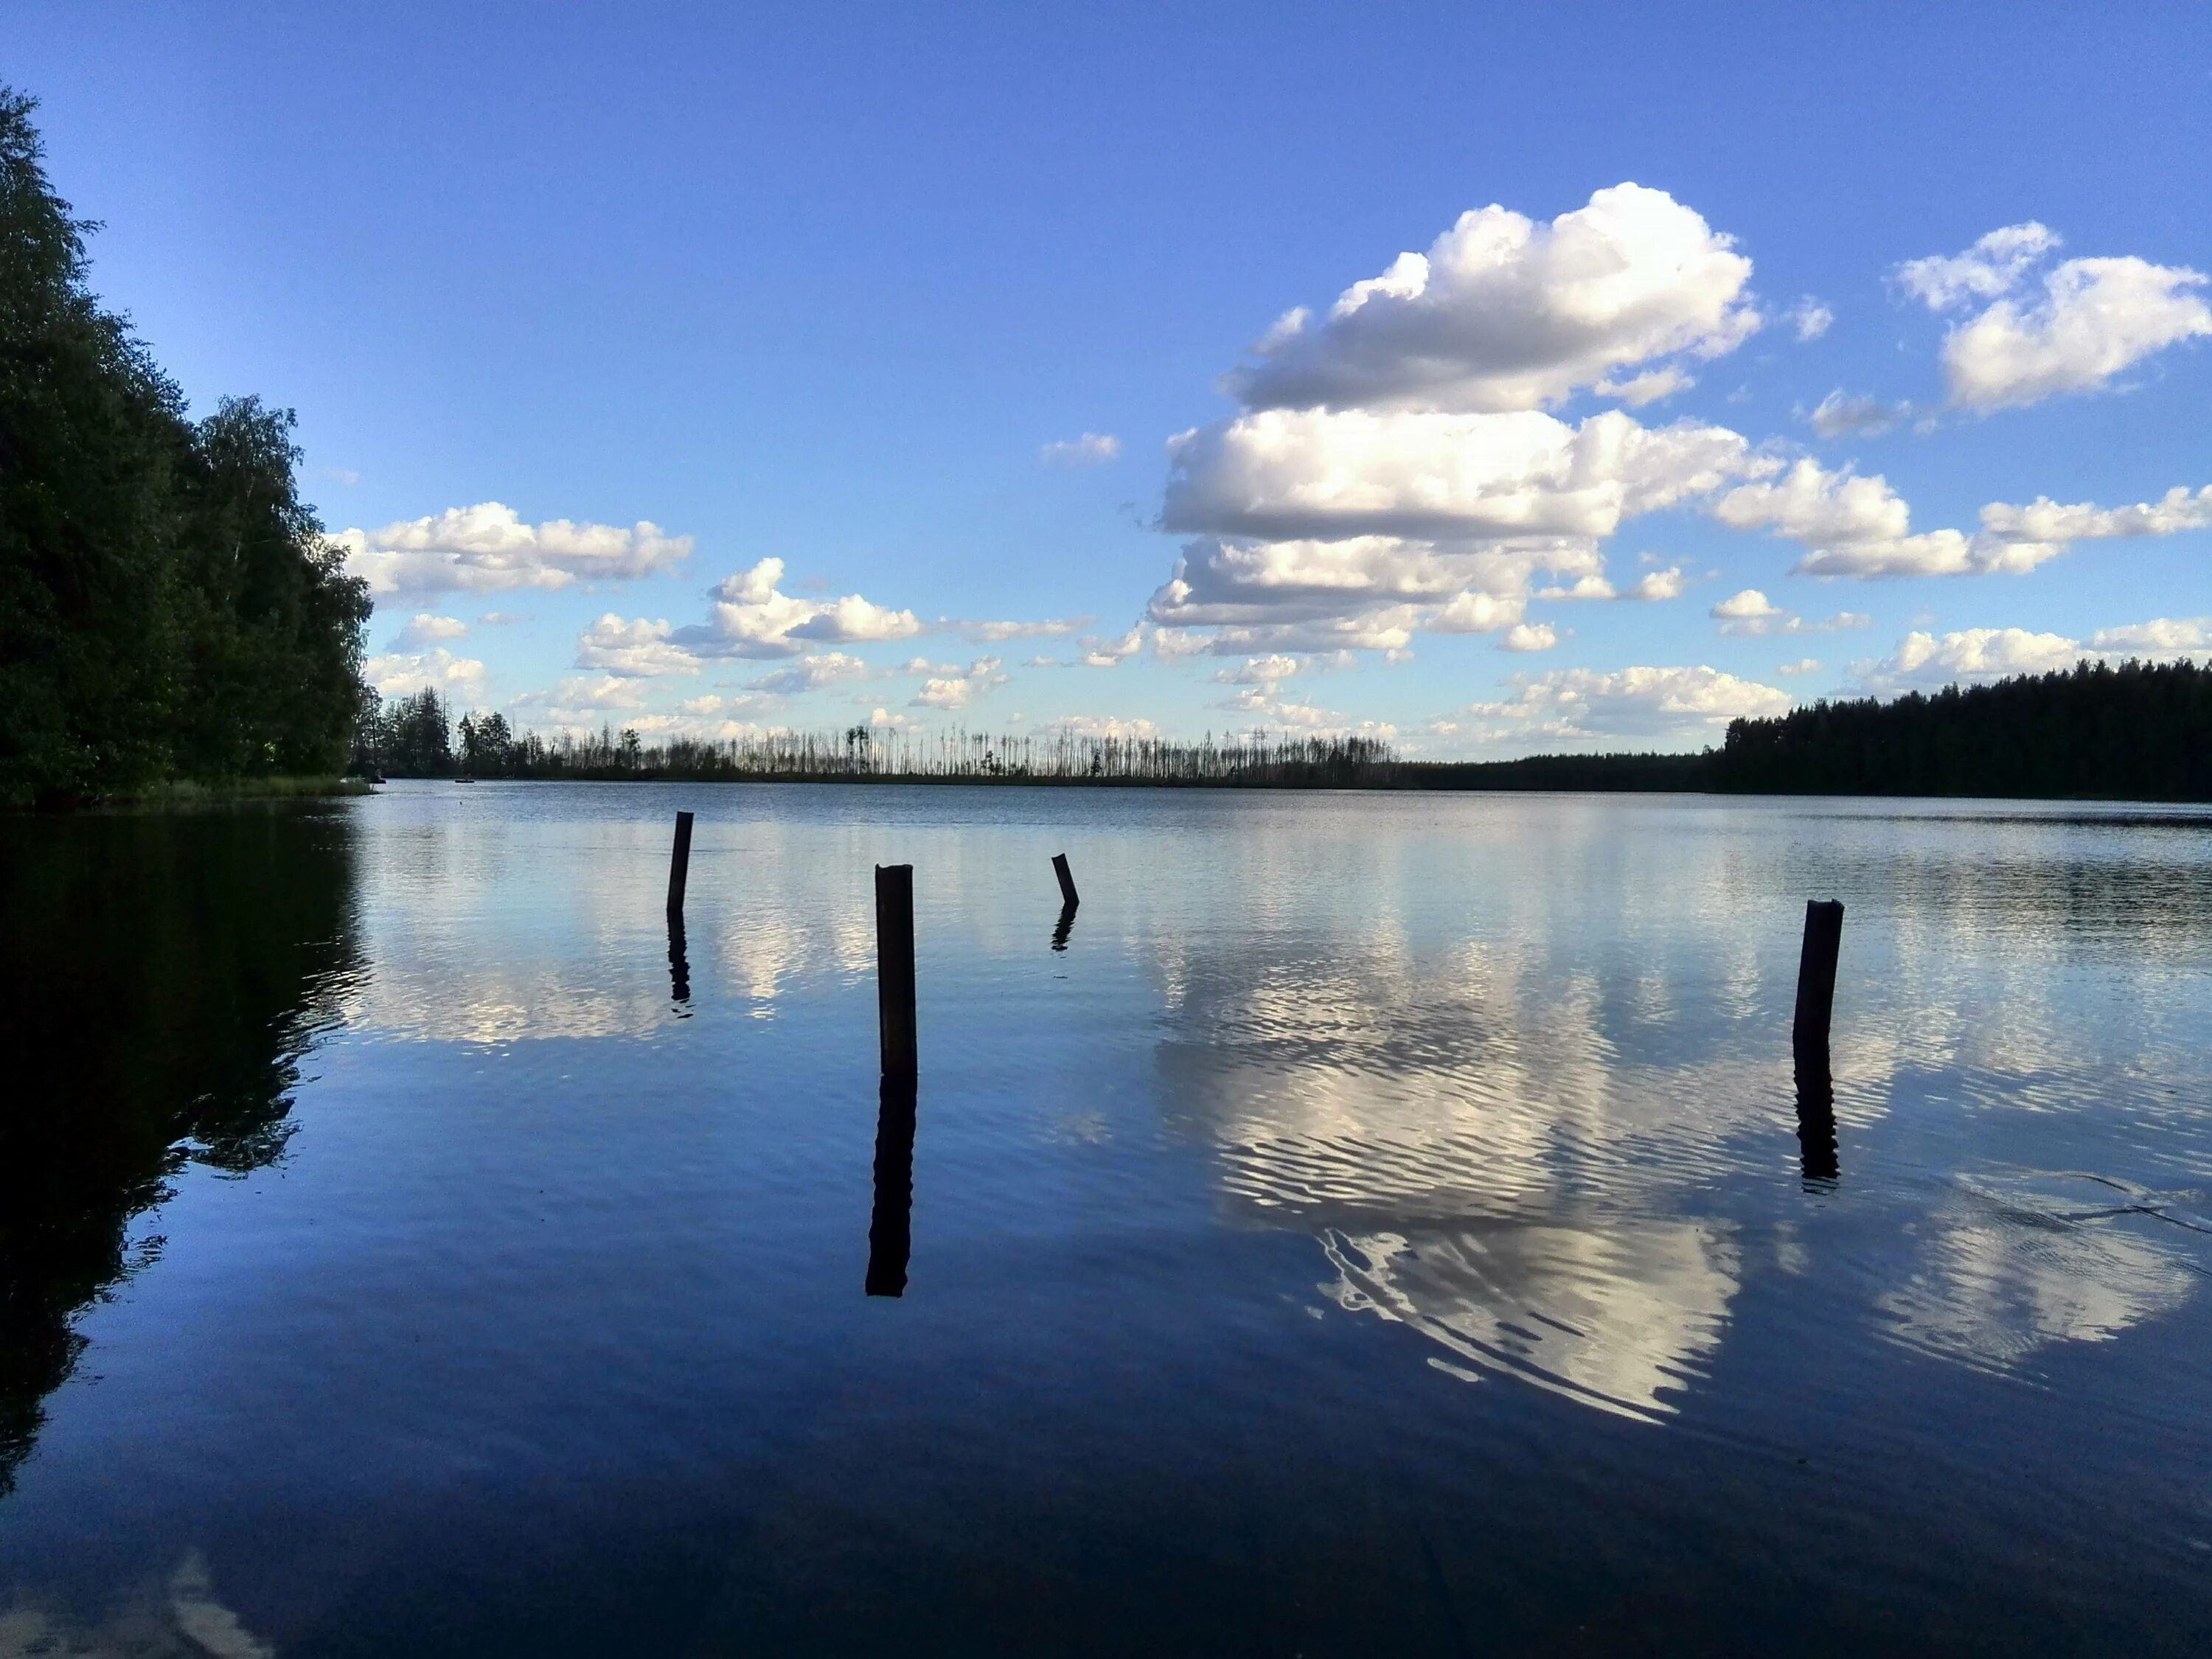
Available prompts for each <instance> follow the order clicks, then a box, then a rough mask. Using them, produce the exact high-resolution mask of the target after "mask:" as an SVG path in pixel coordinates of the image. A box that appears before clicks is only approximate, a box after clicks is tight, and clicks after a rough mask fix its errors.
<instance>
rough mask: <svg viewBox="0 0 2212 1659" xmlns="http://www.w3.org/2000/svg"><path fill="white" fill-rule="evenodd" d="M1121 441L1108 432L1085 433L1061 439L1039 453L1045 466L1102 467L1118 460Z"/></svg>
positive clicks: (1049, 444)
mask: <svg viewBox="0 0 2212 1659" xmlns="http://www.w3.org/2000/svg"><path fill="white" fill-rule="evenodd" d="M1040 457H1041V459H1042V460H1043V462H1044V464H1045V465H1047V466H1103V465H1105V464H1106V463H1107V462H1109V461H1112V460H1118V459H1120V458H1121V440H1120V439H1119V438H1117V437H1115V436H1114V435H1113V434H1112V433H1110V432H1086V433H1085V434H1084V435H1082V436H1081V437H1079V438H1063V439H1061V440H1060V441H1058V442H1056V443H1048V444H1047V445H1046V446H1045V447H1044V448H1043V449H1042V451H1041V452H1040Z"/></svg>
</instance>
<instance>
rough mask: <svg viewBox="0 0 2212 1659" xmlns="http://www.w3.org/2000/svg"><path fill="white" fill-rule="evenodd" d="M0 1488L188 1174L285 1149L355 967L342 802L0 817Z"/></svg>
mask: <svg viewBox="0 0 2212 1659" xmlns="http://www.w3.org/2000/svg"><path fill="white" fill-rule="evenodd" d="M0 850H3V851H4V856H0V976H4V978H5V980H6V982H7V983H8V984H9V986H10V987H11V991H10V994H9V996H8V997H6V998H4V999H0V1045H4V1049H5V1052H6V1053H7V1054H9V1056H10V1058H11V1062H12V1069H13V1073H14V1075H13V1077H12V1078H11V1080H10V1086H9V1090H8V1091H7V1097H6V1103H5V1104H4V1105H0V1494H4V1493H5V1492H8V1491H9V1490H10V1489H11V1488H12V1486H13V1485H14V1479H15V1470H16V1468H18V1466H20V1465H21V1462H22V1461H23V1459H24V1458H25V1456H27V1455H28V1453H29V1451H30V1449H31V1447H32V1445H33V1441H34V1440H35V1438H36V1437H37V1434H38V1431H39V1429H40V1425H41V1423H42V1422H43V1421H44V1416H45V1410H44V1407H45V1401H46V1396H47V1395H49V1394H51V1393H52V1391H53V1390H54V1389H56V1388H58V1387H59V1386H60V1384H61V1383H63V1382H64V1380H65V1379H66V1378H67V1377H68V1376H69V1375H70V1370H71V1368H72V1367H73V1366H74V1365H75V1364H76V1358H77V1356H78V1354H79V1353H80V1352H82V1349H83V1347H84V1338H83V1337H82V1335H81V1334H78V1332H77V1331H76V1329H75V1328H74V1327H75V1321H76V1317H77V1316H78V1315H79V1314H81V1313H82V1311H83V1310H85V1309H86V1308H87V1307H88V1306H89V1305H91V1304H93V1303H94V1302H95V1301H97V1300H99V1299H100V1298H101V1297H104V1296H106V1294H107V1293H108V1292H109V1291H111V1290H112V1287H113V1286H114V1285H116V1283H117V1282H118V1281H119V1280H120V1279H123V1278H125V1276H127V1275H128V1274H129V1273H131V1272H132V1271H134V1270H135V1269H136V1268H137V1267H141V1266H143V1265H144V1264H145V1262H146V1261H149V1260H150V1259H151V1258H152V1256H153V1255H154V1254H155V1251H156V1250H157V1249H158V1248H159V1245H158V1241H157V1240H151V1239H149V1240H146V1241H144V1242H143V1243H141V1244H140V1245H139V1246H137V1248H133V1247H132V1245H131V1242H130V1234H131V1221H132V1218H134V1217H136V1216H137V1215H139V1214H140V1213H142V1212H144V1211H146V1210H147V1209H149V1208H150V1207H152V1206H155V1205H157V1204H160V1203H161V1201H162V1200H164V1199H166V1198H167V1197H168V1196H169V1194H170V1192H171V1190H172V1189H171V1187H170V1185H169V1182H170V1181H171V1180H172V1178H173V1177H174V1176H176V1175H178V1174H179V1172H180V1171H181V1170H183V1169H184V1168H185V1165H186V1164H203V1165H205V1166H207V1167H209V1168H211V1169H214V1170H220V1171H222V1172H223V1173H225V1174H228V1175H233V1176H242V1175H245V1174H246V1173H247V1172H249V1171H251V1170H257V1169H259V1168H261V1167H263V1166H264V1165H265V1164H270V1163H271V1162H273V1161H274V1160H276V1158H279V1157H280V1156H281V1155H282V1154H283V1150H284V1145H285V1142H286V1140H287V1139H289V1136H290V1134H291V1133H292V1129H293V1125H292V1123H291V1121H290V1119H289V1113H290V1110H291V1098H290V1094H291V1091H292V1089H293V1087H294V1086H295V1084H296V1083H297V1081H298V1077H299V1072H298V1067H299V1062H300V1060H301V1056H302V1055H303V1054H305V1053H306V1051H307V1048H308V1046H309V1044H310V1043H311V1042H313V1038H314V1036H315V1034H316V1032H317V1031H318V1030H319V1029H321V1028H322V1027H324V1026H326V1025H327V1024H330V1023H331V1021H332V1020H333V1019H334V1018H335V1017H336V1016H335V1012H334V1011H335V1006H336V1001H337V994H338V993H339V991H340V989H341V988H342V987H343V982H344V981H345V980H346V978H347V977H348V976H349V975H351V974H352V973H354V972H355V971H356V967H357V963H358V960H359V957H358V951H357V947H356V942H355V934H356V927H355V924H354V913H353V907H354V900H353V894H354V873H355V859H354V850H353V845H352V828H351V823H350V820H349V818H348V817H347V816H346V814H345V811H344V809H343V808H331V807H326V806H318V807H311V808H304V809H303V808H300V807H284V808H268V807H251V806H249V807H241V808H238V809H233V810H221V811H204V812H193V813H183V814H164V815H159V816H153V815H149V816H127V817H76V818H67V819H52V818H29V817H21V818H12V819H7V820H0Z"/></svg>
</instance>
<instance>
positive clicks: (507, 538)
mask: <svg viewBox="0 0 2212 1659" xmlns="http://www.w3.org/2000/svg"><path fill="white" fill-rule="evenodd" d="M331 540H332V541H334V542H336V543H337V544H338V545H339V546H340V547H341V548H343V550H345V556H346V569H347V571H348V572H349V574H353V575H356V576H361V577H364V578H366V579H367V580H368V587H369V592H372V593H445V592H468V593H486V592H497V591H499V590H501V589H506V588H516V587H542V588H558V587H566V586H568V585H569V584H571V583H572V582H576V581H628V580H635V579H637V578H639V577H642V576H652V575H657V574H659V573H660V572H662V571H664V570H666V569H668V568H671V567H672V566H673V565H675V564H676V563H678V562H679V561H681V560H683V559H684V558H685V557H687V556H689V555H690V551H691V538H690V537H689V536H670V535H668V534H666V533H665V532H663V531H662V530H661V529H660V527H659V526H658V525H655V524H653V523H652V522H650V521H649V520H639V521H638V522H637V523H636V524H635V525H632V526H629V528H627V529H624V528H623V527H622V526H619V525H605V524H577V523H574V522H573V521H571V520H567V519H549V520H546V521H545V522H544V524H537V525H532V524H525V523H524V522H523V521H522V520H521V518H520V516H519V515H518V514H517V513H515V511H514V509H513V507H507V506H504V505H502V504H501V503H500V502H498V501H483V502H480V503H478V504H477V506H475V507H448V508H447V510H446V511H445V512H443V513H438V514H436V515H435V516H434V517H429V518H422V519H407V520H400V521H398V522H397V523H394V524H388V525H386V526H384V528H382V529H381V530H357V529H356V530H343V531H340V532H337V534H336V535H335V536H333V537H332V538H331Z"/></svg>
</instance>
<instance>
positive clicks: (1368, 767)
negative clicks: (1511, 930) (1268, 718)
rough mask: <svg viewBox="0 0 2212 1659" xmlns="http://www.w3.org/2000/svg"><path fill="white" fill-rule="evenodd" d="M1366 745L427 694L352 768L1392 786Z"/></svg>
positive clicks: (365, 726)
mask: <svg viewBox="0 0 2212 1659" xmlns="http://www.w3.org/2000/svg"><path fill="white" fill-rule="evenodd" d="M1401 764H1402V763H1401V762H1400V761H1399V760H1398V759H1397V757H1396V756H1395V753H1394V752H1393V751H1392V750H1391V748H1390V746H1389V744H1386V743H1382V742H1378V741H1377V740H1376V739H1374V738H1304V737H1281V736H1268V735H1264V734H1255V735H1253V736H1250V737H1230V738H1222V739H1219V740H1216V739H1215V738H1212V736H1210V735H1209V736H1207V737H1206V738H1203V739H1201V740H1200V741H1198V742H1195V743H1190V742H1180V741H1176V740H1174V739H1170V738H1153V737H1120V736H1108V737H1087V736H1083V735H1079V734H1078V733H1075V732H1067V731H1065V730H1054V731H1049V732H1016V733H1011V734H1008V733H997V734H994V733H987V732H969V731H965V730H953V731H935V732H898V731H893V732H884V731H878V730H877V729H874V728H872V727H870V726H848V727H846V728H845V729H844V730H842V731H840V732H761V733H758V734H756V735H753V736H749V737H741V738H723V739H718V740H710V739H706V738H673V739H671V740H670V741H668V742H665V743H647V742H645V741H644V740H643V739H642V738H641V737H640V736H639V735H638V733H637V732H636V731H635V730H634V729H624V730H623V731H621V732H617V731H615V730H614V729H613V728H611V727H609V728H606V729H605V730H602V731H600V732H597V733H590V732H586V733H582V734H578V733H574V732H568V733H563V734H562V735H560V736H557V737H555V738H544V737H543V736H541V735H539V734H538V733H537V732H518V731H516V730H515V728H514V727H513V726H512V725H511V724H510V723H509V722H508V720H507V717H506V716H505V715H503V714H496V713H494V714H474V713H464V714H461V715H460V716H459V719H458V720H456V719H455V718H454V715H453V709H452V708H451V707H450V705H449V704H448V703H447V701H446V700H445V699H444V698H442V697H441V696H439V695H438V693H437V692H436V691H435V690H428V689H427V688H426V689H425V690H420V691H416V692H414V693H412V694H410V695H409V696H401V697H394V698H392V699H390V700H389V701H387V702H385V703H384V704H383V705H382V706H381V707H380V708H378V709H377V710H376V711H375V713H374V714H373V715H371V716H369V717H368V719H366V720H364V721H363V723H362V728H361V731H360V733H359V737H358V739H357V742H356V748H355V754H354V766H355V769H356V770H357V771H359V772H362V774H364V775H388V776H392V777H471V778H541V779H547V778H568V779H576V780H592V781H611V780H621V779H665V780H669V781H684V782H742V781H748V780H754V779H761V780H770V779H775V780H789V781H824V782H827V781H866V780H874V781H884V782H888V781H917V782H975V783H986V782H998V783H1109V784H1112V783H1151V784H1184V785H1208V784H1211V785H1227V786H1233V787H1310V788H1332V787H1333V788H1374V787H1388V785H1389V781H1390V780H1391V778H1392V776H1393V775H1394V773H1395V769H1397V768H1398V767H1399V766H1400V765H1401Z"/></svg>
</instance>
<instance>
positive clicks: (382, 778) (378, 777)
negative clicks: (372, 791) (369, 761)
mask: <svg viewBox="0 0 2212 1659" xmlns="http://www.w3.org/2000/svg"><path fill="white" fill-rule="evenodd" d="M369 781H370V782H371V783H383V782H385V781H386V778H385V775H384V774H383V773H381V772H379V773H378V774H377V775H375V776H374V778H371V779H370V780H369Z"/></svg>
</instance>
